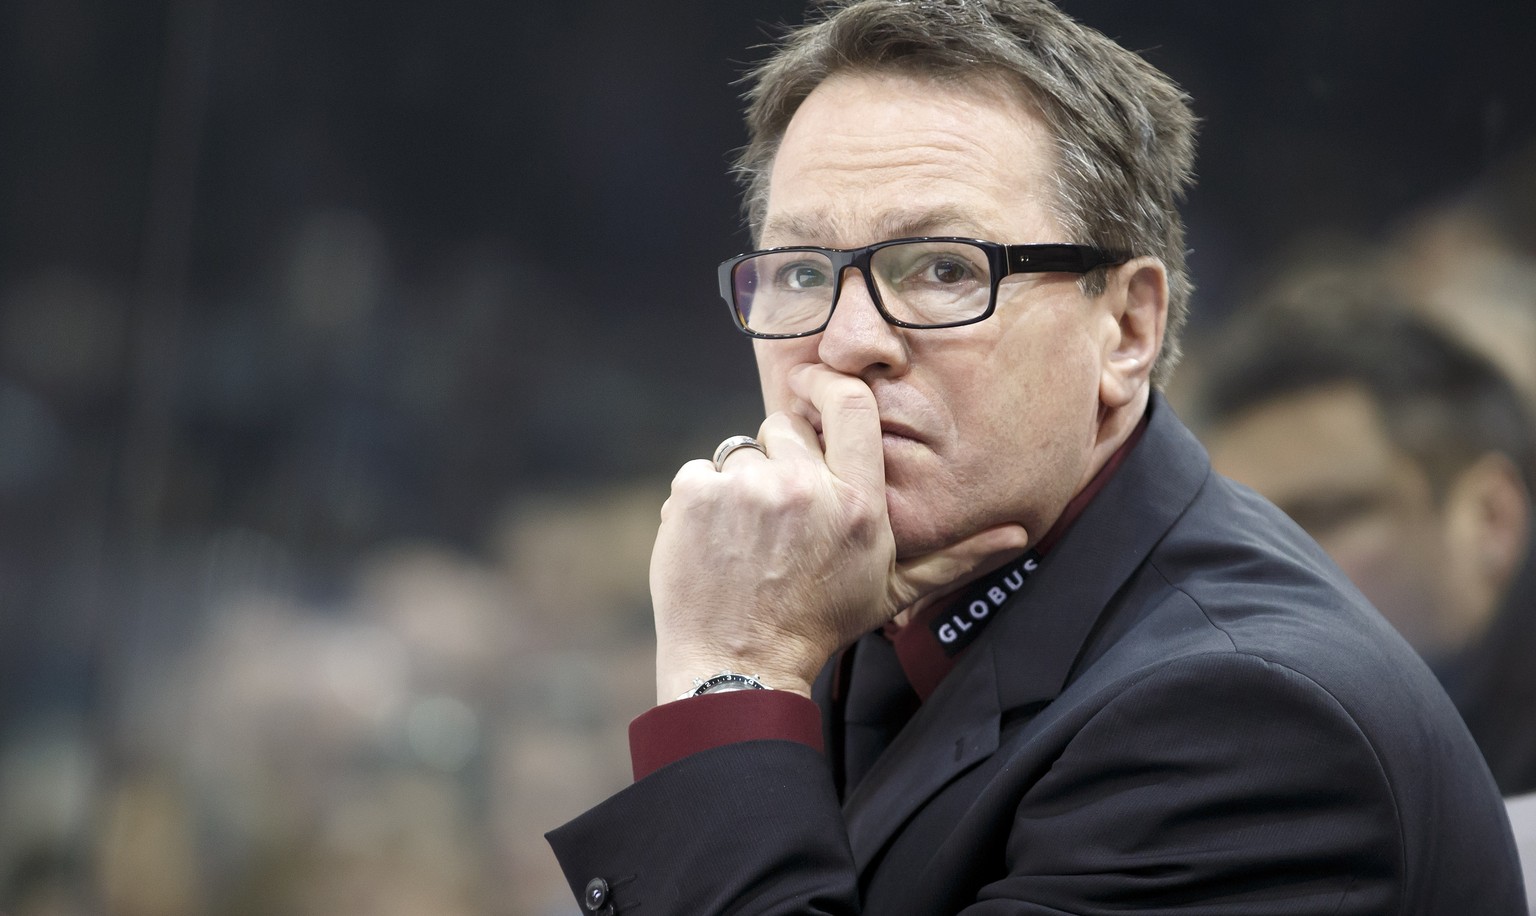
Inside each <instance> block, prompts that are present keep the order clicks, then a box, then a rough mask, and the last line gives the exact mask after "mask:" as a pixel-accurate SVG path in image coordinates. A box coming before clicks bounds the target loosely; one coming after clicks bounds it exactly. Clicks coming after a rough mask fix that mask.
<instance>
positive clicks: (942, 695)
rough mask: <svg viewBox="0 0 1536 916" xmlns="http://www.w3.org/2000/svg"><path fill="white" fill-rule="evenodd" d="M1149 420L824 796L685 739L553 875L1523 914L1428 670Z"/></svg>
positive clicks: (928, 903) (636, 898)
mask: <svg viewBox="0 0 1536 916" xmlns="http://www.w3.org/2000/svg"><path fill="white" fill-rule="evenodd" d="M1151 410H1152V416H1151V418H1150V422H1149V425H1148V428H1147V431H1146V434H1145V435H1144V437H1143V439H1142V441H1141V442H1140V443H1139V444H1138V445H1137V447H1136V448H1135V449H1134V451H1133V452H1132V453H1131V454H1130V455H1129V456H1128V457H1127V458H1126V460H1125V462H1124V464H1123V465H1122V466H1121V467H1120V469H1119V470H1118V471H1117V472H1116V474H1115V476H1114V477H1113V479H1111V480H1110V482H1109V483H1108V485H1107V486H1106V487H1105V488H1104V489H1103V490H1102V491H1101V492H1100V493H1099V495H1098V496H1097V497H1096V498H1095V499H1094V501H1093V502H1092V503H1091V504H1090V505H1089V506H1088V508H1087V509H1086V510H1085V511H1084V512H1083V514H1082V515H1081V516H1080V517H1079V518H1078V519H1077V521H1076V522H1075V523H1074V524H1073V526H1072V528H1071V529H1070V531H1069V532H1068V533H1067V534H1066V536H1065V537H1064V538H1063V539H1062V540H1061V542H1060V543H1059V544H1057V545H1056V547H1055V548H1054V549H1053V551H1052V553H1051V555H1050V556H1049V557H1048V558H1047V562H1045V563H1044V564H1043V565H1042V566H1041V568H1040V570H1039V571H1038V572H1037V573H1036V574H1035V575H1034V576H1033V577H1032V578H1031V579H1030V580H1029V581H1028V582H1027V583H1026V585H1025V587H1024V588H1023V589H1022V590H1021V591H1020V592H1019V593H1018V594H1017V595H1016V596H1015V597H1014V598H1013V599H1012V600H1011V601H1010V603H1009V606H1008V607H1007V608H1006V609H1005V611H1004V612H1003V613H1002V615H1001V616H1000V617H999V618H998V619H997V620H996V621H995V622H994V623H992V624H991V625H990V627H989V628H988V629H987V630H986V631H985V632H984V633H983V634H982V636H981V637H980V638H979V639H978V640H977V641H976V642H975V643H974V644H973V645H972V646H971V647H970V649H969V650H968V651H967V652H966V653H965V655H963V656H962V657H961V659H960V662H959V664H958V665H957V667H956V668H955V669H954V670H953V671H952V672H951V673H950V674H949V675H948V676H947V677H946V679H945V680H944V682H943V683H942V684H941V685H940V686H939V688H938V690H937V691H936V692H935V693H934V694H933V695H932V696H931V697H930V698H929V699H928V701H927V702H926V703H924V704H923V705H922V707H921V708H920V709H919V710H918V711H917V712H916V714H915V715H914V716H913V717H912V719H911V720H910V721H909V722H907V723H906V725H905V727H903V728H902V729H901V731H900V732H899V734H897V735H896V737H895V739H894V740H893V741H892V742H891V744H890V746H889V747H888V748H887V749H886V750H885V751H884V753H883V754H881V755H880V757H879V758H878V760H876V761H875V763H874V765H873V766H872V767H871V768H870V769H869V771H868V772H867V774H865V775H864V776H863V777H862V779H860V781H859V782H858V784H857V785H856V786H855V787H854V789H853V790H852V791H851V792H850V793H849V794H848V796H847V798H846V799H842V798H840V797H839V796H840V791H839V790H840V787H839V786H838V785H836V784H835V781H834V778H833V775H832V774H833V772H834V766H833V765H830V764H829V760H828V758H827V757H824V756H823V755H822V754H818V753H817V752H815V751H813V750H812V749H810V748H808V747H805V746H803V745H799V744H795V743H792V742H784V741H755V742H746V743H742V744H735V745H730V746H726V747H721V748H716V749H714V750H710V751H705V752H702V753H698V754H694V755H692V756H689V757H687V758H685V759H683V760H681V761H679V762H677V763H674V764H672V765H670V766H668V767H665V768H663V769H662V770H660V771H658V772H656V773H654V774H652V775H651V776H649V777H647V778H645V779H643V780H641V781H639V782H637V783H636V784H634V785H633V786H630V787H629V788H628V789H626V790H624V791H622V792H620V793H618V794H617V795H615V796H614V797H612V798H610V799H608V800H607V801H605V802H603V803H602V804H601V805H599V806H598V807H596V808H594V809H592V810H591V811H589V812H587V813H586V814H584V815H582V816H581V817H579V818H577V819H576V820H574V821H572V822H571V823H569V824H567V825H565V826H564V827H561V828H560V829H558V830H556V831H553V832H552V833H551V834H550V835H549V838H550V841H551V844H552V845H553V846H554V849H555V852H556V855H557V857H558V858H559V859H560V861H561V864H562V867H563V868H564V869H565V872H566V875H567V877H568V878H569V879H570V881H571V886H572V888H573V890H575V891H576V892H577V893H578V895H579V894H580V893H581V891H582V890H583V888H585V887H586V885H587V883H588V882H589V881H590V880H591V879H593V878H595V877H600V878H602V879H604V881H605V882H606V883H607V886H608V888H609V893H608V895H607V903H606V904H605V905H607V906H611V907H612V908H613V909H612V911H613V912H618V913H625V912H630V911H633V912H634V913H635V914H638V916H657V914H664V913H665V914H672V913H677V914H690V916H697V914H713V913H743V914H745V913H753V914H757V913H774V914H778V913H785V914H787V913H857V912H868V913H876V914H923V916H935V914H947V913H957V912H961V911H964V912H965V913H966V914H968V916H981V914H1003V913H1008V914H1025V913H1035V914H1046V913H1052V914H1055V913H1118V912H1125V911H1135V912H1138V913H1165V912H1166V913H1179V914H1195V913H1255V914H1257V913H1286V914H1356V913H1358V914H1383V913H1394V914H1409V913H1413V914H1458V916H1462V914H1505V913H1509V914H1514V913H1523V912H1524V902H1523V900H1524V896H1523V891H1522V888H1521V884H1520V877H1519V865H1518V862H1517V860H1516V856H1515V851H1514V846H1513V843H1512V840H1511V837H1510V831H1509V824H1508V821H1507V819H1506V816H1505V813H1504V808H1503V805H1502V803H1501V801H1500V799H1499V796H1498V792H1497V791H1496V789H1495V788H1494V785H1493V782H1492V780H1491V778H1490V777H1489V775H1488V770H1487V767H1486V766H1485V765H1484V763H1483V761H1482V759H1481V757H1480V756H1479V755H1478V752H1477V750H1476V748H1475V747H1474V745H1473V743H1472V741H1471V739H1470V737H1469V736H1468V734H1467V731H1466V729H1465V727H1464V726H1463V725H1462V723H1461V720H1460V719H1459V718H1458V717H1457V715H1456V712H1455V710H1454V709H1453V708H1452V706H1451V704H1450V702H1449V700H1448V699H1447V698H1446V696H1445V694H1444V693H1443V692H1442V691H1441V689H1440V687H1439V686H1438V685H1437V684H1436V682H1435V679H1434V677H1433V676H1432V675H1431V674H1430V673H1429V671H1428V670H1427V669H1426V668H1425V667H1424V665H1423V664H1422V663H1421V662H1420V661H1419V659H1418V658H1417V657H1416V656H1415V655H1414V654H1413V652H1412V651H1411V650H1410V649H1409V648H1408V646H1407V645H1406V644H1405V643H1404V642H1403V641H1402V640H1401V639H1400V638H1399V637H1398V636H1397V635H1396V633H1395V632H1393V630H1392V629H1391V628H1390V627H1389V626H1388V625H1387V624H1386V623H1385V622H1384V621H1383V620H1382V618H1381V617H1380V616H1379V615H1378V614H1377V613H1376V612H1375V611H1374V610H1373V609H1372V608H1371V607H1370V606H1369V605H1368V604H1367V603H1366V601H1365V600H1364V598H1362V597H1361V596H1360V595H1359V593H1358V592H1357V591H1356V590H1355V589H1354V588H1353V587H1352V586H1351V585H1350V584H1349V582H1348V581H1347V580H1346V579H1345V578H1344V577H1343V575H1342V574H1341V573H1339V571H1338V570H1337V569H1336V568H1335V567H1334V566H1333V565H1332V563H1330V562H1329V561H1328V559H1327V558H1326V557H1325V556H1324V555H1323V554H1322V552H1321V551H1320V550H1319V549H1318V548H1317V546H1316V545H1315V544H1314V543H1312V541H1310V540H1309V539H1308V538H1307V537H1306V536H1305V535H1304V534H1303V533H1302V532H1301V531H1300V529H1298V528H1297V527H1296V526H1294V525H1293V524H1292V523H1291V522H1290V521H1289V520H1288V519H1286V518H1285V517H1284V516H1283V515H1282V514H1281V513H1280V512H1279V511H1278V510H1276V509H1275V508H1274V507H1273V506H1271V505H1270V504H1268V503H1267V502H1265V501H1264V500H1262V499H1261V498H1259V497H1258V496H1256V495H1255V494H1253V493H1252V492H1251V491H1248V490H1246V489H1244V488H1242V487H1240V486H1238V485H1236V484H1233V483H1232V482H1230V481H1228V480H1226V479H1224V478H1221V477H1219V476H1217V475H1214V474H1213V473H1211V470H1210V464H1209V460H1208V458H1207V457H1206V454H1205V452H1204V450H1203V449H1202V448H1201V446H1200V445H1199V443H1198V442H1196V441H1195V439H1194V437H1193V436H1192V435H1190V433H1189V432H1188V430H1186V429H1185V428H1184V427H1183V425H1182V424H1180V423H1179V421H1178V420H1177V418H1176V417H1175V416H1174V415H1173V412H1172V411H1171V410H1170V409H1169V408H1168V407H1167V405H1166V404H1164V403H1162V401H1161V399H1160V398H1154V402H1153V405H1152V407H1151ZM856 667H857V666H855V668H856ZM854 676H855V677H857V671H856V670H855V673H854ZM824 715H828V716H836V715H838V710H836V709H832V708H829V709H827V710H825V711H824ZM837 731H838V730H837V729H835V728H834V729H832V732H833V733H837ZM839 753H840V748H837V747H833V748H830V749H829V754H830V756H831V757H832V758H833V760H832V763H833V764H835V763H836V758H837V756H838V754H839Z"/></svg>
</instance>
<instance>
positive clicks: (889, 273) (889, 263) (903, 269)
mask: <svg viewBox="0 0 1536 916" xmlns="http://www.w3.org/2000/svg"><path fill="white" fill-rule="evenodd" d="M869 268H870V274H871V279H873V281H874V285H875V289H876V292H877V293H878V295H879V299H880V305H881V306H883V307H884V309H885V311H886V313H887V314H889V315H890V316H891V317H892V318H895V319H896V320H898V321H902V322H906V323H909V324H914V325H946V324H954V323H957V322H962V321H967V320H970V319H973V318H976V317H977V316H979V315H981V314H983V313H984V312H986V310H987V306H988V305H989V304H990V303H989V298H990V294H991V289H992V280H991V275H990V270H989V267H988V261H987V253H986V252H985V251H984V250H983V249H981V248H979V247H977V246H975V245H971V244H968V243H965V242H953V241H922V242H902V243H899V244H895V245H886V246H884V247H882V248H877V249H875V250H874V251H873V252H871V254H870V259H869ZM848 282H858V281H857V280H855V279H854V278H848ZM836 286H837V277H836V266H835V265H834V264H833V262H832V260H831V258H829V257H828V256H827V255H826V254H824V253H822V252H819V251H815V250H806V249H799V250H796V249H788V250H784V251H770V252H765V253H763V254H759V255H756V256H754V257H751V258H747V259H746V260H744V261H742V262H741V263H739V264H737V265H736V268H735V270H734V271H733V273H732V292H733V294H734V297H735V304H736V311H737V313H738V314H740V315H741V318H742V322H743V324H745V325H746V327H747V329H748V330H750V331H754V332H757V333H760V334H794V333H799V332H804V331H810V330H814V329H816V328H819V327H820V326H821V325H822V324H823V323H824V322H825V321H826V320H827V316H828V314H830V313H831V311H832V306H833V296H834V290H835V289H836Z"/></svg>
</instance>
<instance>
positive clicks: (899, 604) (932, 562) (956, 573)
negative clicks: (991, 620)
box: [887, 525, 1029, 615]
mask: <svg viewBox="0 0 1536 916" xmlns="http://www.w3.org/2000/svg"><path fill="white" fill-rule="evenodd" d="M1028 546H1029V533H1028V532H1027V531H1025V530H1024V527H1023V526H1022V525H999V526H997V527H996V528H988V529H987V530H986V531H982V532H980V533H979V534H973V535H971V536H970V537H968V538H966V539H965V540H963V541H960V542H959V543H957V544H950V545H949V546H947V547H942V548H940V549H938V550H935V551H933V552H932V553H927V554H923V555H922V556H920V557H912V558H910V559H907V560H903V561H900V562H898V563H897V564H896V570H895V572H894V574H893V575H892V576H891V582H890V590H889V592H888V593H887V594H888V597H889V600H890V602H891V613H892V615H894V614H896V613H897V612H899V611H902V610H906V609H907V608H913V609H914V610H916V609H918V608H917V607H915V606H916V605H926V604H928V603H929V602H931V601H933V600H936V599H938V598H942V597H944V596H945V595H948V594H949V593H951V592H953V591H955V590H956V589H959V588H963V587H964V586H967V585H970V584H971V583H972V582H974V581H976V580H977V579H980V578H981V577H982V576H985V575H986V574H988V573H990V572H993V571H994V570H996V569H998V568H1000V567H1001V566H1002V565H1003V564H1005V563H1007V562H1008V561H1009V560H1012V559H1014V558H1015V557H1018V556H1019V555H1021V554H1022V553H1024V550H1025V549H1026V548H1027V547H1028Z"/></svg>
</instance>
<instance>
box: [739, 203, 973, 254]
mask: <svg viewBox="0 0 1536 916" xmlns="http://www.w3.org/2000/svg"><path fill="white" fill-rule="evenodd" d="M874 226H875V233H874V234H875V236H876V238H873V239H869V240H867V241H869V242H876V241H884V240H885V239H899V238H911V237H914V236H923V235H940V234H944V233H946V232H947V233H955V232H961V233H962V234H974V233H975V231H976V230H975V228H974V227H975V226H976V223H975V221H974V218H973V217H972V216H971V215H970V214H969V213H967V212H966V211H964V210H961V209H960V208H958V207H952V206H938V207H929V208H926V209H923V210H888V211H886V212H884V213H881V214H880V215H879V216H877V217H875V219H874ZM852 234H853V233H852V232H850V231H848V229H847V223H845V222H844V221H843V220H840V219H838V218H836V217H834V216H833V215H831V214H830V213H827V212H825V211H813V212H811V213H806V214H798V213H791V214H781V215H777V216H772V217H769V218H768V219H767V221H765V222H764V223H763V232H762V237H763V238H764V239H770V238H772V239H783V240H786V241H779V242H776V243H775V245H776V246H782V245H795V244H818V245H819V244H826V243H827V242H828V241H830V240H833V239H838V238H847V237H848V236H851V235H852Z"/></svg>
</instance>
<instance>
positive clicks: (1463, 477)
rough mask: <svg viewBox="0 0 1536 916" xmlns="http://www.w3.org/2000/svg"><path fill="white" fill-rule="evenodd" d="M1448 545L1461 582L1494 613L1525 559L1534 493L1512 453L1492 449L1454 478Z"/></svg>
mask: <svg viewBox="0 0 1536 916" xmlns="http://www.w3.org/2000/svg"><path fill="white" fill-rule="evenodd" d="M1444 519H1445V537H1446V541H1445V548H1446V550H1447V551H1448V552H1449V553H1450V554H1451V555H1452V557H1451V559H1452V561H1453V563H1454V566H1455V568H1457V569H1459V570H1460V574H1461V576H1462V577H1463V581H1462V582H1460V583H1459V587H1460V588H1463V589H1467V590H1469V593H1470V597H1475V598H1477V599H1478V601H1479V604H1480V606H1482V607H1485V608H1487V613H1489V614H1492V613H1493V612H1494V611H1495V610H1496V609H1497V608H1498V606H1499V604H1500V602H1501V601H1502V600H1503V597H1504V592H1505V591H1506V590H1507V589H1508V588H1509V584H1510V582H1511V581H1512V580H1513V579H1514V577H1515V575H1516V573H1518V572H1519V570H1520V567H1521V564H1522V563H1524V562H1525V557H1526V549H1527V547H1528V546H1529V541H1530V536H1531V527H1530V526H1531V494H1530V493H1529V492H1528V491H1527V490H1526V487H1525V484H1524V482H1523V481H1522V479H1521V476H1520V471H1519V469H1518V468H1516V467H1515V464H1514V462H1513V461H1511V460H1510V459H1509V458H1508V456H1505V455H1502V454H1499V453H1497V452H1489V453H1488V454H1486V455H1483V456H1482V457H1481V458H1478V459H1477V460H1476V461H1474V462H1472V464H1470V465H1468V466H1467V468H1466V469H1465V470H1463V471H1462V472H1461V473H1460V474H1458V475H1457V476H1456V479H1455V480H1454V481H1452V483H1451V487H1450V490H1449V491H1448V492H1447V493H1446V496H1445V511H1444Z"/></svg>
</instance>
